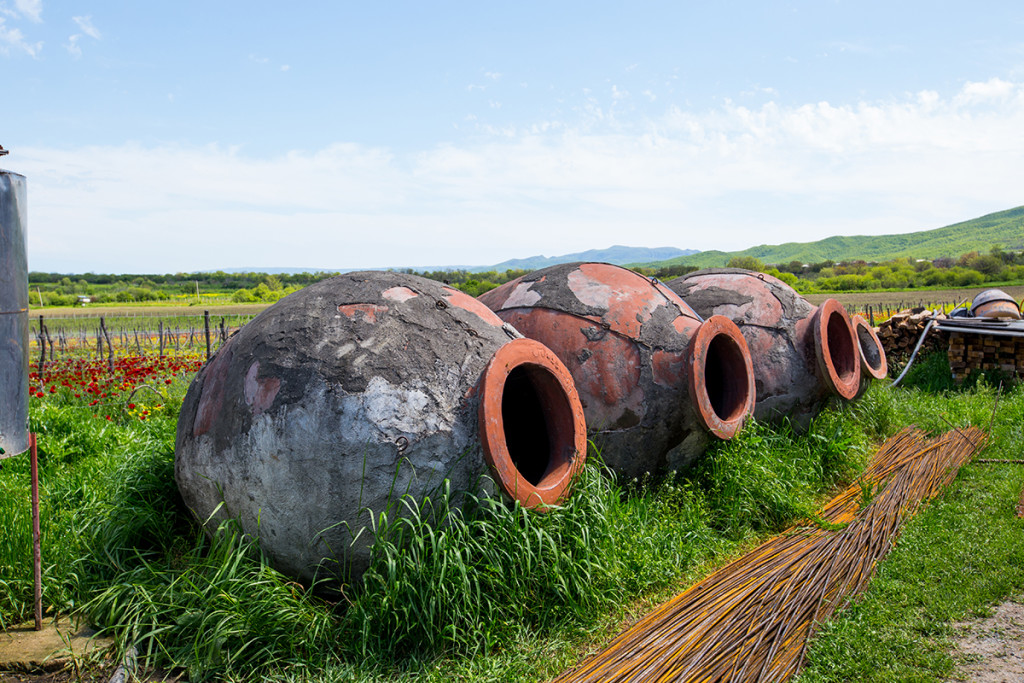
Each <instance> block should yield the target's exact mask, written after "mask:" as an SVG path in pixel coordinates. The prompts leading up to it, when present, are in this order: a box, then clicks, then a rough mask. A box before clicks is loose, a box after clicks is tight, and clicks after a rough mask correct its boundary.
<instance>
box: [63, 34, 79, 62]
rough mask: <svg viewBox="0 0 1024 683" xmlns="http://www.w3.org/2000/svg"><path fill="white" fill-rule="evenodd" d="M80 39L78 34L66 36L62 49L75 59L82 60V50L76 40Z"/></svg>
mask: <svg viewBox="0 0 1024 683" xmlns="http://www.w3.org/2000/svg"><path fill="white" fill-rule="evenodd" d="M81 37H82V36H81V34H79V33H76V34H74V35H70V36H68V42H67V43H65V44H64V47H65V49H67V51H68V54H70V55H71V56H72V57H74V58H75V59H81V58H82V48H81V47H80V46H79V45H78V39H79V38H81Z"/></svg>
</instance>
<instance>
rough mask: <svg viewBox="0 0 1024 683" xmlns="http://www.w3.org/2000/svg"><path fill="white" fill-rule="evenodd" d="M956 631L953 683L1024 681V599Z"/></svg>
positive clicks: (1016, 599) (1022, 596) (1002, 606)
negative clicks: (960, 682)
mask: <svg viewBox="0 0 1024 683" xmlns="http://www.w3.org/2000/svg"><path fill="white" fill-rule="evenodd" d="M956 627H957V631H958V633H959V636H958V637H957V638H956V650H955V652H954V653H953V657H954V659H956V662H957V667H956V675H955V677H954V678H952V679H950V680H951V681H972V682H977V683H1003V682H1004V681H1005V682H1007V683H1009V682H1011V681H1013V682H1015V683H1019V682H1021V681H1024V595H1018V596H1017V597H1015V598H1011V599H1010V600H1007V601H1006V602H1004V603H1003V604H1001V605H999V606H998V607H996V608H995V612H994V613H993V614H992V616H991V617H988V618H987V619H981V620H978V621H971V622H962V623H959V624H956Z"/></svg>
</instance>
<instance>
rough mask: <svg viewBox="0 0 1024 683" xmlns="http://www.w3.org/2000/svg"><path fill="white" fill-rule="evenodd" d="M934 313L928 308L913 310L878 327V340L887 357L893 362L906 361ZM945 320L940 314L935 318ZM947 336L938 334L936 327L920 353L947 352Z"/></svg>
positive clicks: (929, 334)
mask: <svg viewBox="0 0 1024 683" xmlns="http://www.w3.org/2000/svg"><path fill="white" fill-rule="evenodd" d="M932 313H933V312H932V311H930V310H928V309H927V308H912V309H908V310H904V311H900V312H899V313H896V314H894V315H893V316H892V317H891V318H889V319H888V320H886V321H885V322H883V323H882V324H881V325H879V326H878V339H879V340H880V341H881V342H882V348H884V349H885V357H886V358H887V359H888V360H889V362H890V364H891V363H892V362H900V361H904V360H906V359H907V358H909V357H910V354H911V353H912V352H913V351H914V346H915V345H916V344H917V340H918V339H920V338H921V333H922V332H924V328H925V327H926V326H927V325H928V321H929V320H930V319H931V318H932ZM935 317H936V318H938V319H943V318H945V317H946V316H945V315H943V314H942V313H939V314H938V315H936V316H935ZM944 337H945V335H944V334H940V333H938V332H937V331H936V330H935V329H934V327H933V328H932V331H931V332H929V333H928V337H927V338H926V339H925V340H924V343H923V344H922V345H921V350H920V351H919V352H918V353H926V352H928V351H937V350H942V351H945V350H946V340H945V338H944Z"/></svg>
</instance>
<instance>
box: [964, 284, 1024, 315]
mask: <svg viewBox="0 0 1024 683" xmlns="http://www.w3.org/2000/svg"><path fill="white" fill-rule="evenodd" d="M971 315H973V316H974V317H975V318H1008V319H1010V320H1020V306H1018V305H1017V300H1016V299H1014V298H1013V297H1012V296H1010V295H1009V294H1007V293H1006V292H1004V291H1003V290H1001V289H986V290H985V291H984V292H982V293H981V294H979V295H978V296H976V297H974V301H973V302H972V303H971Z"/></svg>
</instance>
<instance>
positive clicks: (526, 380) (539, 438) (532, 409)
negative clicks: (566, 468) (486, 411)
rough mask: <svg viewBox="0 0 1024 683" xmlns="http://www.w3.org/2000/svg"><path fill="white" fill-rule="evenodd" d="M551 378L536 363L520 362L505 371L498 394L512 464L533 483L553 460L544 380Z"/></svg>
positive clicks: (551, 436)
mask: <svg viewBox="0 0 1024 683" xmlns="http://www.w3.org/2000/svg"><path fill="white" fill-rule="evenodd" d="M545 378H547V379H548V381H552V380H553V378H551V377H550V375H548V373H547V372H546V371H545V370H544V369H543V368H540V367H539V366H535V365H520V366H518V367H516V368H513V369H512V371H511V372H509V373H508V378H507V379H506V380H505V387H504V391H503V392H502V396H501V419H502V422H503V424H504V432H505V433H504V436H505V445H506V447H507V448H508V454H509V457H510V458H511V459H512V464H513V465H515V468H516V469H517V470H519V473H520V474H521V475H522V476H523V479H526V481H528V482H530V483H531V484H533V485H534V486H536V485H538V484H539V483H540V482H541V481H542V480H543V479H544V475H545V474H547V472H548V470H549V469H550V466H551V460H552V450H553V449H552V438H553V437H555V436H556V435H554V434H552V430H551V428H550V425H549V423H548V416H547V413H548V411H549V410H551V406H546V405H545V398H547V396H545V394H547V393H548V392H545V391H544V387H543V383H544V381H545Z"/></svg>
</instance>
